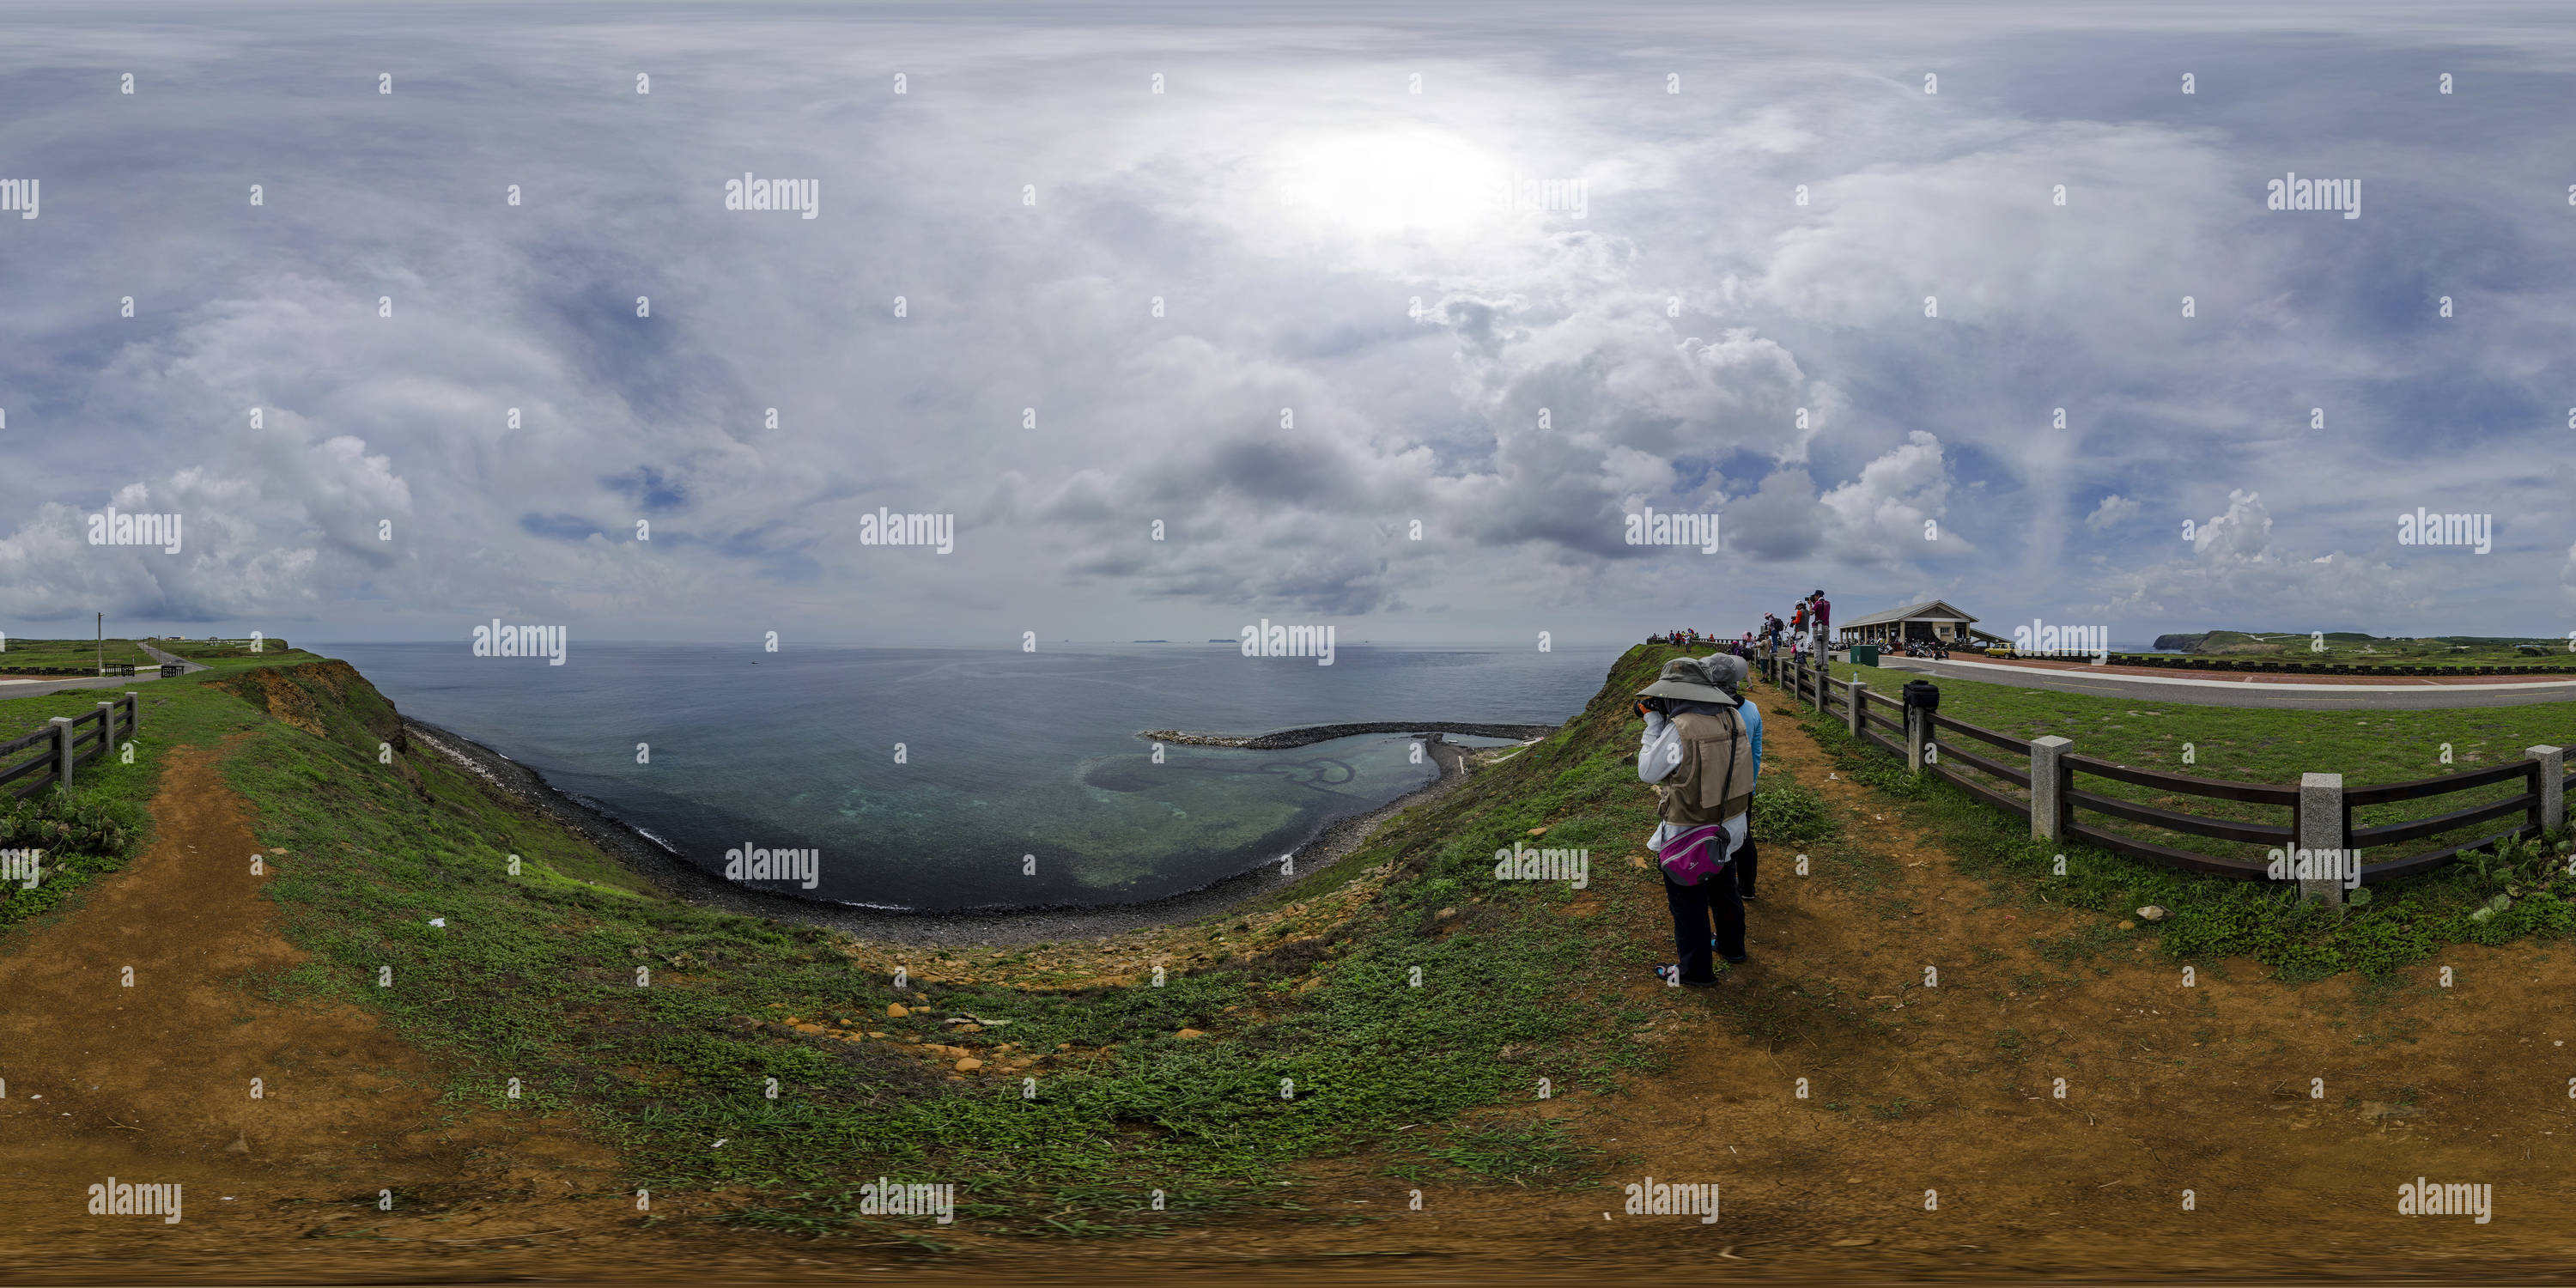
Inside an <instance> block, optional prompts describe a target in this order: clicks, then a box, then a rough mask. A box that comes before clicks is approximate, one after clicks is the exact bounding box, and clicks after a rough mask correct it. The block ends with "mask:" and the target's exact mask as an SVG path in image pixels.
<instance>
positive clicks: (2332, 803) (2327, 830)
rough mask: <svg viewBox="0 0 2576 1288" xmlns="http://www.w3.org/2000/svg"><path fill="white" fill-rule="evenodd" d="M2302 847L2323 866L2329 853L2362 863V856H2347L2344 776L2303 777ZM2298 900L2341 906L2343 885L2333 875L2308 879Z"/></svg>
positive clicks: (2300, 814)
mask: <svg viewBox="0 0 2576 1288" xmlns="http://www.w3.org/2000/svg"><path fill="white" fill-rule="evenodd" d="M2299 848H2300V849H2302V850H2306V851H2308V852H2309V854H2311V855H2312V856H2314V858H2315V859H2316V861H2317V862H2318V863H2320V864H2322V863H2323V862H2324V861H2325V858H2326V856H2327V855H2329V854H2341V855H2343V856H2344V858H2345V859H2346V860H2348V861H2350V862H2352V863H2355V864H2358V863H2359V862H2360V856H2358V855H2352V854H2345V853H2344V834H2343V775H2341V774H2302V775H2300V777H2299ZM2291 857H2292V859H2293V860H2295V859H2296V858H2297V856H2296V855H2292V856H2291ZM2293 870H2294V871H2295V869H2293ZM2299 899H2300V901H2301V902H2303V903H2304V902H2309V901H2320V900H2321V901H2323V902H2326V903H2332V904H2341V903H2342V902H2343V882H2342V881H2340V880H2338V879H2336V878H2334V877H2332V876H2324V877H2309V878H2306V879H2304V880H2302V881H2300V882H2299Z"/></svg>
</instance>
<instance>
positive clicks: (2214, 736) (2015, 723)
mask: <svg viewBox="0 0 2576 1288" xmlns="http://www.w3.org/2000/svg"><path fill="white" fill-rule="evenodd" d="M1833 677H1834V679H1835V681H1836V682H1837V683H1839V682H1841V681H1843V680H1847V679H1854V678H1857V679H1859V680H1861V681H1862V682H1864V683H1866V684H1868V685H1869V687H1870V690H1871V692H1873V693H1877V694H1882V695H1886V696H1890V697H1893V696H1894V695H1895V694H1896V693H1897V692H1898V691H1899V690H1900V689H1902V688H1903V687H1904V684H1905V682H1906V681H1907V680H1909V679H1918V678H1922V677H1920V676H1918V675H1916V674H1914V673H1911V672H1906V671H1899V670H1894V669H1891V668H1887V667H1870V666H1844V665H1840V664H1837V665H1836V666H1835V667H1834V668H1833ZM1939 684H1940V686H1941V714H1942V715H1945V716H1949V717H1951V718H1952V719H1955V720H1960V721H1963V722H1965V723H1968V724H1972V725H1976V726H1977V727H1979V728H1982V729H1987V730H1991V731H1993V732H1995V733H1999V734H2003V735H2005V736H2007V737H2012V738H2019V739H2024V740H2028V739H2031V738H2036V737H2040V736H2042V735H2046V734H2055V735H2057V736H2059V737H2062V738H2067V739H2070V740H2072V741H2073V742H2074V744H2075V745H2074V747H2073V750H2074V751H2075V752H2077V753H2078V754H2081V755H2086V756H2093V757H2097V758H2100V759H2104V760H2109V761H2112V762H2114V763H2117V764H2123V765H2131V766H2134V767H2137V768H2140V769H2152V770H2158V771H2161V772H2164V773H2170V774H2185V775H2190V776H2192V777H2196V778H2220V779H2228V780H2231V781H2235V782H2245V783H2263V784H2267V785H2270V786H2275V787H2296V786H2297V785H2298V783H2299V777H2300V775H2301V774H2304V773H2334V774H2342V775H2343V781H2344V786H2345V788H2346V789H2347V790H2350V789H2353V788H2359V787H2365V786H2371V785H2375V784H2381V783H2395V782H2408V781H2412V780H2414V779H2419V778H2431V777H2435V776H2437V775H2442V774H2454V773H2465V772H2467V771H2470V770H2474V769H2484V768H2491V767H2493V766H2496V765H2499V764H2507V763H2514V762H2519V761H2521V760H2522V759H2523V754H2522V753H2523V749H2524V748H2525V747H2533V746H2543V745H2546V746H2553V747H2570V746H2576V702H2551V703H2540V704H2535V705H2531V706H2519V707H2459V708H2452V709H2448V710H2438V711H2283V710H2270V709H2262V708H2250V707H2206V706H2193V705H2190V704H2187V703H2179V702H2153V701H2137V700H2131V699H2125V698H2103V697H2095V696H2092V695H2089V694H2080V693H2062V692H2057V691H2054V690H2048V689H2031V688H2023V687H2021V686H2018V685H2009V684H1988V683H1984V682H1982V681H1976V680H1956V679H1949V678H1942V679H1940V680H1939ZM1881 714H1884V715H1887V716H1888V717H1889V718H1890V719H1894V718H1895V715H1894V713H1893V712H1890V711H1885V710H1882V711H1881ZM1878 732H1879V733H1881V734H1882V735H1884V734H1885V732H1886V731H1885V730H1879V731H1878ZM1951 740H1952V741H1955V742H1956V743H1957V744H1958V745H1959V746H1961V747H1963V748H1965V749H1967V750H1969V751H1973V752H1975V753H1976V754H1978V755H1980V756H1984V757H1986V758H1988V759H1990V760H1997V761H2001V762H2002V763H2004V764H2007V765H2010V766H2012V767H2013V768H2015V769H2020V770H2027V769H2029V767H2030V763H2029V760H2028V758H2027V757H2024V756H2019V755H2015V754H2012V753H2009V752H2006V751H2004V750H2003V749H2001V748H1998V747H1994V746H1992V745H1990V744H1987V743H1983V742H1978V741H1975V740H1972V739H1967V738H1964V737H1961V736H1959V735H1955V734H1954V735H1952V736H1951ZM2446 745H2447V747H2448V752H2449V755H2450V763H2449V764H2444V763H2443V762H2442V757H2443V755H2444V748H2445V746H2446ZM2186 754H2188V756H2189V762H2188V763H2186V760H2185V756H2186ZM1966 772H1969V773H1971V774H1972V775H1973V776H1974V777H1975V779H1976V781H1978V782H1979V783H1980V784H1981V785H1984V786H1989V787H1994V788H1997V789H1999V790H2006V791H2010V792H2012V793H2014V794H2020V789H2018V788H2008V787H2006V786H2005V785H2004V784H2002V783H2000V782H1997V781H1996V780H1994V779H1991V778H1988V777H1986V776H1984V775H1982V774H1975V771H1973V770H1971V771H1966ZM2077 785H2078V787H2079V788H2080V789H2081V790H2083V791H2088V792H2094V793H2097V794H2100V795H2105V796H2115V797H2119V798H2122V799H2126V800H2134V801H2140V802H2143V803H2146V804H2150V805H2155V806H2157V807H2159V808H2163V809H2171V810H2178V811H2181V812H2183V813H2188V814H2199V815H2204V816H2207V817H2211V818H2232V819H2242V820H2249V821H2253V822H2260V823H2280V824H2286V823H2288V822H2289V810H2288V809H2287V808H2284V807H2279V806H2264V805H2249V804H2242V803H2239V802H2234V801H2225V800H2218V799H2214V798H2210V797H2203V796H2188V795H2182V794H2178V793H2168V792H2163V791H2159V790H2157V789H2154V788H2149V787H2142V786H2137V785H2134V784H2130V783H2122V782H2115V781H2113V780H2110V779H2107V778H2096V777H2091V776H2081V777H2079V778H2078V779H2077ZM2520 791H2521V787H2520V785H2519V784H2517V783H2500V784H2495V785H2492V786H2488V787H2483V788H2478V789H2474V790H2471V791H2467V792H2460V793H2455V794H2450V795H2444V796H2439V797H2434V798H2431V799H2428V800H2419V801H2406V802H2401V803H2399V804H2395V805H2373V806H2365V807H2363V808H2360V809H2356V810H2354V811H2353V825H2354V826H2355V827H2373V826H2377V825H2379V824H2383V823H2395V822H2401V821H2405V820H2408V819H2416V818H2425V817H2429V816H2431V815H2434V814H2443V813H2449V812H2451V811H2454V810H2459V809H2465V808H2467V807H2468V806H2470V805H2472V804H2475V803H2482V802H2486V801H2494V800H2502V799H2504V798H2506V797H2509V796H2513V795H2517V794H2519V793H2520ZM2086 817H2087V819H2088V822H2089V823H2093V824H2099V823H2105V822H2108V823H2111V824H2113V825H2114V826H2116V827H2118V828H2119V829H2120V830H2121V831H2123V832H2124V833H2126V834H2130V835H2135V836H2138V837H2140V838H2142V839H2146V840H2151V841H2156V842H2158V843H2161V844H2165V845H2171V846H2175V847H2177V848H2180V849H2186V850H2193V851H2197V852H2199V853H2203V854H2213V855H2222V856H2231V857H2252V858H2262V857H2265V855H2266V853H2267V851H2266V849H2265V847H2261V846H2255V845H2247V844H2240V843H2235V842H2229V841H2221V840H2217V839H2215V838H2211V837H2203V836H2189V835H2184V834H2181V833H2175V832H2167V831H2164V830H2161V829H2156V828H2149V827H2145V826H2143V825H2139V824H2133V823H2128V822H2125V821H2119V820H2106V819H2103V818H2101V816H2099V815H2088V816H2086ZM2505 826H2507V824H2506V823H2504V822H2502V821H2495V822H2488V823H2484V824H2480V825H2478V826H2475V827H2470V828H2466V829H2461V830H2457V831H2454V832H2452V833H2450V834H2447V835H2445V836H2442V837H2435V838H2430V839H2426V840H2421V841H2415V842H2410V843H2409V844H2408V845H2407V846H2406V847H2405V852H2406V853H2421V852H2424V851H2428V850H2437V849H2441V848H2444V847H2445V846H2448V845H2454V844H2458V843H2459V842H2461V841H2464V840H2473V839H2475V838H2477V837H2479V836H2483V835H2486V834H2488V833H2491V832H2495V831H2499V830H2501V829H2502V828H2504V827H2505ZM2365 857H2366V859H2367V861H2370V862H2378V861H2379V860H2381V859H2389V858H2396V857H2399V856H2398V855H2396V854H2379V853H2375V852H2374V853H2371V854H2369V855H2367V856H2365Z"/></svg>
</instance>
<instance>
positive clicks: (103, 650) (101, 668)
mask: <svg viewBox="0 0 2576 1288" xmlns="http://www.w3.org/2000/svg"><path fill="white" fill-rule="evenodd" d="M98 673H99V674H100V675H105V674H107V614H105V613H100V614H99V615H98Z"/></svg>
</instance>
